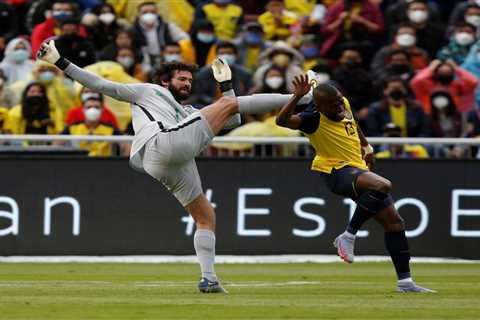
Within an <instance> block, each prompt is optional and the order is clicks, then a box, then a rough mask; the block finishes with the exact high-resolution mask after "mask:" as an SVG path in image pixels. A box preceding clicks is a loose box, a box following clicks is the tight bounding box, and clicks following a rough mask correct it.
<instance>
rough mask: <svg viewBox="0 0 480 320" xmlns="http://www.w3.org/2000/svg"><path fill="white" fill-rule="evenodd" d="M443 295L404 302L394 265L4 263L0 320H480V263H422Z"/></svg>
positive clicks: (425, 277) (420, 273)
mask: <svg viewBox="0 0 480 320" xmlns="http://www.w3.org/2000/svg"><path fill="white" fill-rule="evenodd" d="M412 269H413V270H412V271H413V272H414V276H415V279H416V281H417V282H418V283H419V284H420V285H423V286H426V287H429V288H433V289H436V290H438V293H437V294H397V293H395V292H394V288H395V277H394V272H393V268H392V266H391V265H390V264H389V263H355V264H353V265H345V264H341V263H331V264H222V265H218V266H217V272H218V274H219V275H220V276H221V277H222V278H223V280H224V283H225V286H226V288H227V289H228V290H229V291H230V294H228V295H213V294H200V293H198V292H197V290H196V284H197V281H198V267H197V265H193V264H30V263H28V264H27V263H25V264H9V263H4V264H0V319H2V320H7V319H45V320H46V319H48V320H51V319H62V320H70V319H72V320H73V319H115V320H116V319H480V264H415V265H413V267H412Z"/></svg>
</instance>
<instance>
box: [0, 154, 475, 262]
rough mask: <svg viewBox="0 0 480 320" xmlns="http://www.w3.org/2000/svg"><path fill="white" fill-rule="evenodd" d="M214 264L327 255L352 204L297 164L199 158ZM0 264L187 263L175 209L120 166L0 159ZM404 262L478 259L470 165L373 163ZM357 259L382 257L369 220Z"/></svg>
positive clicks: (184, 229)
mask: <svg viewBox="0 0 480 320" xmlns="http://www.w3.org/2000/svg"><path fill="white" fill-rule="evenodd" d="M198 165H199V170H200V173H201V175H202V179H203V185H204V188H205V190H206V193H207V196H208V197H210V198H211V200H212V202H213V203H214V204H215V206H216V211H217V217H218V218H217V253H218V254H242V255H250V254H334V253H335V250H334V248H333V247H332V240H333V239H334V238H335V236H336V235H337V234H338V233H340V232H342V231H343V230H344V228H345V225H346V223H347V221H348V218H349V214H350V213H352V212H353V209H354V204H353V203H352V202H351V200H349V199H344V198H341V197H338V196H335V195H332V194H330V192H329V191H328V190H327V189H326V188H325V187H324V185H323V183H322V180H321V178H320V176H319V175H318V174H316V173H314V172H312V171H310V170H309V161H307V160H288V159H280V160H266V159H264V160H261V159H260V160H254V159H248V160H242V159H199V160H198ZM0 168H1V177H2V180H1V181H2V182H1V189H0V255H127V254H128V255H140V254H141V255H149V254H155V255H162V254H178V255H183V254H193V253H194V251H193V245H192V242H193V233H194V224H193V221H192V219H191V218H189V216H187V214H186V213H185V211H184V210H183V208H182V207H181V206H180V205H179V204H178V203H177V202H176V200H175V199H174V198H173V197H172V196H171V195H170V194H169V193H168V192H167V191H166V190H165V189H164V188H163V186H162V185H160V184H159V183H158V182H156V181H154V180H153V179H151V178H150V177H149V176H147V175H142V174H139V173H136V172H134V171H133V170H131V169H130V168H129V167H128V164H127V161H126V160H125V159H93V158H90V159H64V158H63V159H55V158H51V159H47V158H17V159H12V158H4V159H0ZM376 171H377V172H378V173H379V174H382V175H384V176H385V177H387V178H389V179H390V180H391V181H392V182H393V186H394V192H393V195H394V198H395V200H396V205H397V206H398V207H399V211H400V213H401V215H402V216H403V217H404V218H405V220H406V225H407V229H408V236H409V238H410V245H411V248H412V249H411V251H412V254H413V255H416V256H441V257H461V258H470V259H480V183H479V182H480V162H479V161H449V160H430V161H429V160H426V161H412V160H410V161H408V160H395V161H390V160H386V161H381V162H379V163H378V165H377V169H376ZM359 236H361V237H360V238H359V239H358V241H357V247H356V252H357V253H358V254H379V255H383V254H385V249H384V246H383V232H382V230H381V228H380V227H379V226H377V225H376V223H375V222H374V221H370V222H368V223H367V224H366V226H365V230H363V231H361V232H360V234H359Z"/></svg>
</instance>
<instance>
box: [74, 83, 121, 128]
mask: <svg viewBox="0 0 480 320" xmlns="http://www.w3.org/2000/svg"><path fill="white" fill-rule="evenodd" d="M90 98H97V99H98V100H100V101H102V104H103V95H102V94H101V93H98V92H96V91H93V90H92V89H89V88H87V87H84V88H83V89H82V90H81V92H80V100H81V101H82V105H81V106H79V107H76V108H72V109H70V111H68V114H67V118H66V120H65V122H66V124H67V125H71V124H74V123H78V122H82V121H85V113H84V108H83V104H84V103H85V101H87V100H88V99H90ZM100 122H102V123H106V124H109V125H111V126H112V127H114V128H115V129H117V130H118V121H117V118H116V117H115V115H114V114H113V112H112V111H110V109H108V108H107V107H106V106H105V105H104V106H103V108H102V114H101V115H100Z"/></svg>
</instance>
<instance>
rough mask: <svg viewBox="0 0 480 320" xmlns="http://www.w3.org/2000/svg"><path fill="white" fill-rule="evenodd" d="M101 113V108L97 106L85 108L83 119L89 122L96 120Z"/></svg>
mask: <svg viewBox="0 0 480 320" xmlns="http://www.w3.org/2000/svg"><path fill="white" fill-rule="evenodd" d="M101 115H102V110H100V109H97V108H88V109H87V110H85V119H86V120H87V121H89V122H97V121H98V120H99V119H100V116H101Z"/></svg>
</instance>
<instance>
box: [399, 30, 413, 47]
mask: <svg viewBox="0 0 480 320" xmlns="http://www.w3.org/2000/svg"><path fill="white" fill-rule="evenodd" d="M395 41H396V42H397V43H398V44H399V45H400V46H401V47H411V46H413V45H414V44H415V43H416V42H417V38H416V37H415V36H413V35H411V34H408V33H404V34H399V35H398V36H397V37H396V38H395Z"/></svg>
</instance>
